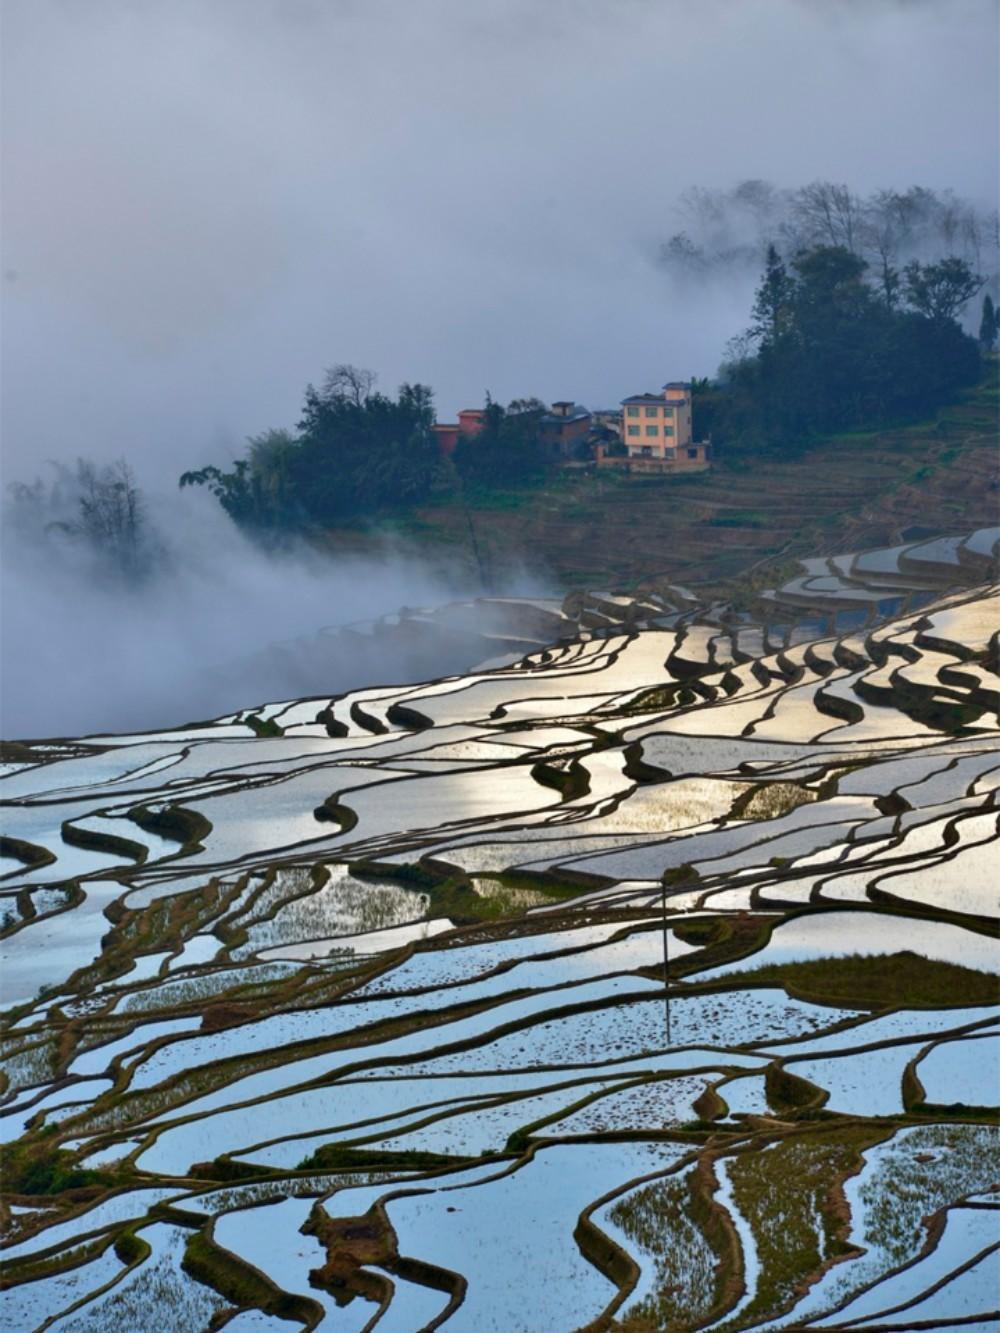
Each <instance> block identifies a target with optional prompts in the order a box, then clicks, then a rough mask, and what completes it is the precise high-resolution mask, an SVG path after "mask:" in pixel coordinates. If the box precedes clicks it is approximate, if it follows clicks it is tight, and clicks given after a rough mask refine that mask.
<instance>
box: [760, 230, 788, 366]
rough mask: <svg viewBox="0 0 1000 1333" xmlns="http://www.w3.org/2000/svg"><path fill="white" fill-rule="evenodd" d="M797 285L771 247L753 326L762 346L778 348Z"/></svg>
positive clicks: (766, 259)
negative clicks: (771, 345)
mask: <svg viewBox="0 0 1000 1333" xmlns="http://www.w3.org/2000/svg"><path fill="white" fill-rule="evenodd" d="M794 292H795V284H794V283H793V282H792V280H791V278H790V277H789V276H788V271H787V269H786V268H785V266H784V264H783V263H782V261H781V258H780V256H779V254H778V252H777V250H776V249H775V247H774V246H773V245H769V246H768V247H767V256H766V258H765V261H764V277H763V279H762V281H761V284H760V286H759V287H758V288H757V294H756V296H755V297H754V303H753V312H752V316H751V322H750V335H751V338H752V339H754V340H755V341H757V342H758V343H761V344H769V345H770V344H774V343H776V342H777V341H778V339H779V338H780V337H781V336H782V334H783V333H785V332H786V331H787V329H788V325H789V316H790V314H791V307H792V298H793V296H794Z"/></svg>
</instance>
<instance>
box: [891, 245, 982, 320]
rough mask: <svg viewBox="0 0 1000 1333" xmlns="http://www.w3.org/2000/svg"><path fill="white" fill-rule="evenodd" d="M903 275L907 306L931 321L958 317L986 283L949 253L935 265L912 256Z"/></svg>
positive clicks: (965, 264) (962, 260)
mask: <svg viewBox="0 0 1000 1333" xmlns="http://www.w3.org/2000/svg"><path fill="white" fill-rule="evenodd" d="M903 275H904V278H905V283H906V286H905V290H906V299H907V301H908V303H909V305H910V306H911V308H912V309H913V310H915V311H916V312H917V314H918V315H923V316H924V317H925V318H926V319H933V320H949V319H957V317H958V316H959V315H960V314H961V313H962V311H963V310H964V309H965V306H966V305H967V304H968V302H969V301H971V300H972V298H973V297H974V296H975V294H976V293H977V292H978V291H980V290H981V289H982V288H983V287H984V286H985V284H986V279H985V278H984V277H983V276H982V275H981V274H979V273H973V271H972V269H971V268H970V267H969V265H968V264H967V263H966V262H965V260H964V259H959V258H958V256H957V255H949V256H948V257H947V258H946V259H942V260H940V261H939V262H938V263H936V264H921V263H920V261H919V260H916V259H914V260H913V261H912V262H911V263H909V264H907V266H906V268H905V269H904V270H903Z"/></svg>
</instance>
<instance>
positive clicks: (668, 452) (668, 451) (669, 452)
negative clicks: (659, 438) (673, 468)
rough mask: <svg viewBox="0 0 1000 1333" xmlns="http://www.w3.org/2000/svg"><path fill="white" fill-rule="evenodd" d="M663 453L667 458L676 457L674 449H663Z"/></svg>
mask: <svg viewBox="0 0 1000 1333" xmlns="http://www.w3.org/2000/svg"><path fill="white" fill-rule="evenodd" d="M664 453H665V454H666V456H667V457H668V458H676V457H677V450H676V449H665V450H664Z"/></svg>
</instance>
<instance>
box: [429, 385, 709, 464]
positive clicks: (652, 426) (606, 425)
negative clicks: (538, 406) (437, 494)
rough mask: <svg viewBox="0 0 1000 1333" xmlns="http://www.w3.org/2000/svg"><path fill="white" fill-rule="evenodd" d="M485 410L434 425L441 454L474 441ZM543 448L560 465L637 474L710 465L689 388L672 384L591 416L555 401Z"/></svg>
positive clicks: (543, 422) (542, 433) (542, 423)
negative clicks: (696, 435) (584, 465)
mask: <svg viewBox="0 0 1000 1333" xmlns="http://www.w3.org/2000/svg"><path fill="white" fill-rule="evenodd" d="M485 416H486V414H485V410H484V409H483V408H475V407H470V408H466V409H465V410H464V411H461V412H459V414H458V420H457V421H455V422H450V423H439V424H438V425H436V426H435V427H434V433H435V434H436V435H437V439H438V446H439V447H440V449H441V452H442V454H444V455H446V456H449V455H451V454H452V453H454V451H455V448H456V446H457V444H458V441H459V439H460V438H462V437H464V438H466V439H475V437H476V436H477V435H479V434H481V432H482V430H483V426H484V424H485ZM538 435H539V447H540V449H541V450H542V451H543V453H544V454H545V456H546V457H547V458H549V459H551V460H552V461H553V462H557V463H581V462H582V463H592V464H596V465H597V466H598V467H619V468H627V469H629V470H630V471H638V472H701V471H704V470H705V469H706V468H708V467H710V466H711V463H712V445H711V442H710V441H709V440H695V439H694V437H693V426H692V413H691V386H690V384H688V383H687V382H685V381H683V380H671V381H670V383H669V384H665V385H664V386H663V388H662V389H661V390H660V392H659V393H658V394H657V393H636V394H632V396H631V397H629V398H624V399H622V404H621V407H618V408H608V409H603V410H598V411H594V412H591V411H589V410H588V409H587V408H585V407H581V406H580V405H579V404H578V403H574V402H570V401H568V400H564V401H561V402H557V403H553V404H552V406H551V407H550V408H549V410H548V411H547V412H545V413H544V415H543V416H542V417H541V418H540V420H539V431H538Z"/></svg>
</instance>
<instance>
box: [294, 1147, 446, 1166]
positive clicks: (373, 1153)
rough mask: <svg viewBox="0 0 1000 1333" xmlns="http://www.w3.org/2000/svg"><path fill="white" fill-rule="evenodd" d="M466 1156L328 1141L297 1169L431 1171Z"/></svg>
mask: <svg viewBox="0 0 1000 1333" xmlns="http://www.w3.org/2000/svg"><path fill="white" fill-rule="evenodd" d="M464 1160H465V1159H464V1158H456V1157H451V1156H448V1154H446V1153H437V1152H415V1151H411V1150H406V1151H402V1152H385V1151H381V1150H380V1149H378V1148H344V1147H341V1145H340V1144H339V1143H324V1144H323V1146H322V1147H321V1148H317V1149H316V1151H315V1152H312V1153H310V1154H309V1156H308V1157H303V1159H302V1161H301V1162H299V1164H298V1166H297V1167H296V1168H295V1169H296V1171H348V1170H367V1169H374V1170H383V1169H386V1168H389V1167H391V1168H393V1169H394V1170H414V1171H425V1170H427V1171H429V1170H431V1169H432V1168H434V1167H435V1166H454V1165H455V1163H456V1162H457V1161H464Z"/></svg>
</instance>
